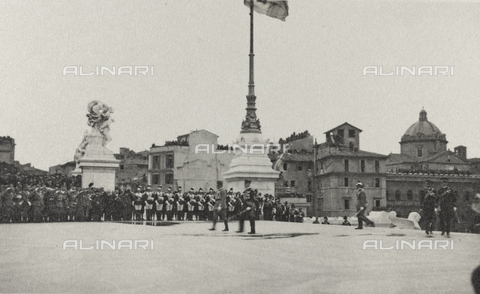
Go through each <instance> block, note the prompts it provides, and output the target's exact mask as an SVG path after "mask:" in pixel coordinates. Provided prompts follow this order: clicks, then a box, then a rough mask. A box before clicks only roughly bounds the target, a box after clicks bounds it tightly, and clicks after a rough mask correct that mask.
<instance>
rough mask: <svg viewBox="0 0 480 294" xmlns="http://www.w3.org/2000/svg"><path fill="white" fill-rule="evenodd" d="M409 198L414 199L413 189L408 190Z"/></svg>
mask: <svg viewBox="0 0 480 294" xmlns="http://www.w3.org/2000/svg"><path fill="white" fill-rule="evenodd" d="M407 199H408V200H413V192H412V190H408V191H407Z"/></svg>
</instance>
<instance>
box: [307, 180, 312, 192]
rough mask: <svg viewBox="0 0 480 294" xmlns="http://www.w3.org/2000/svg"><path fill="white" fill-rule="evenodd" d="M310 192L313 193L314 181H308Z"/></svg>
mask: <svg viewBox="0 0 480 294" xmlns="http://www.w3.org/2000/svg"><path fill="white" fill-rule="evenodd" d="M308 191H312V181H308Z"/></svg>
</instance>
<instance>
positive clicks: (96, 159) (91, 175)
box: [72, 130, 120, 191]
mask: <svg viewBox="0 0 480 294" xmlns="http://www.w3.org/2000/svg"><path fill="white" fill-rule="evenodd" d="M87 136H88V141H89V143H88V145H87V148H86V149H85V155H84V156H83V157H82V158H81V159H80V162H79V164H78V167H77V169H75V171H74V172H73V173H75V172H76V173H77V174H78V173H79V172H80V174H81V175H82V188H88V185H89V184H90V183H93V187H95V188H104V189H105V190H109V191H114V190H115V170H116V169H117V168H118V167H119V163H120V160H117V159H115V157H114V156H113V152H112V151H110V150H108V149H107V148H105V147H104V146H103V145H102V144H103V140H104V137H103V136H102V135H101V134H99V133H98V132H95V131H94V130H92V133H91V134H89V135H87ZM73 173H72V174H73Z"/></svg>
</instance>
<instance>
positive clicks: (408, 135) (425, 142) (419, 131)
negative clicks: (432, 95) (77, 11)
mask: <svg viewBox="0 0 480 294" xmlns="http://www.w3.org/2000/svg"><path fill="white" fill-rule="evenodd" d="M447 143H448V141H447V139H446V136H445V134H443V133H442V132H441V131H440V129H439V128H438V127H437V126H436V125H434V124H433V123H432V122H430V121H428V119H427V112H426V111H425V110H424V109H422V111H420V118H419V120H418V121H417V122H415V123H414V124H413V125H412V126H410V127H409V128H408V129H407V131H406V132H405V134H404V135H403V136H402V140H401V141H400V146H401V151H400V152H401V154H406V155H410V156H413V157H417V158H426V157H429V156H432V155H435V154H437V153H439V152H442V151H447Z"/></svg>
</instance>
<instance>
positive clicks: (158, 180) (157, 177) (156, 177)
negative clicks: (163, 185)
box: [152, 174, 160, 185]
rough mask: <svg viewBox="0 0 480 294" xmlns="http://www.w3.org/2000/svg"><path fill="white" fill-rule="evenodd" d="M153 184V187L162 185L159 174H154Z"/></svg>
mask: <svg viewBox="0 0 480 294" xmlns="http://www.w3.org/2000/svg"><path fill="white" fill-rule="evenodd" d="M152 184H153V185H159V184H160V175H159V174H153V175H152Z"/></svg>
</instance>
